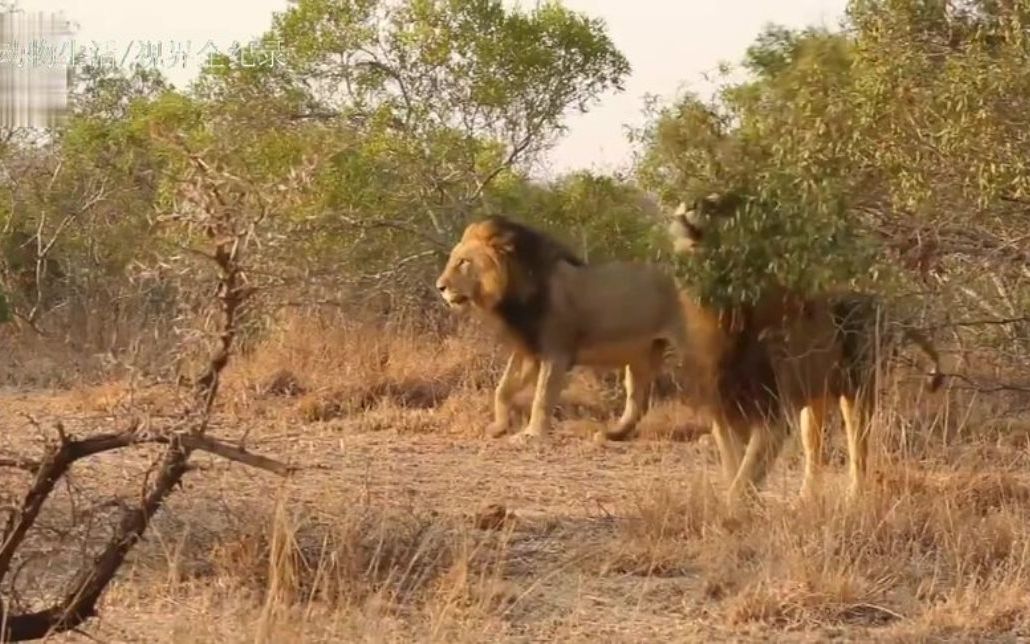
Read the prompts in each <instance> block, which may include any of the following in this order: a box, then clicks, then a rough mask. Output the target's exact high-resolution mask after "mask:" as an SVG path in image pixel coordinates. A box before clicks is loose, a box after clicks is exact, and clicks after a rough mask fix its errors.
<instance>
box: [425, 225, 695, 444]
mask: <svg viewBox="0 0 1030 644" xmlns="http://www.w3.org/2000/svg"><path fill="white" fill-rule="evenodd" d="M436 286H437V289H439V291H440V294H441V296H442V297H443V299H444V300H445V301H446V302H447V303H448V304H449V305H450V306H451V307H452V308H455V309H465V308H468V307H471V308H472V309H473V310H474V311H476V312H478V313H479V314H481V315H483V316H485V317H486V318H487V319H488V320H490V321H492V322H493V323H495V324H496V325H497V326H499V327H500V329H501V331H502V333H503V336H504V337H505V338H506V339H507V341H508V343H509V344H510V345H511V346H512V347H513V351H512V354H511V357H510V358H509V359H508V363H507V366H506V367H505V369H504V373H503V375H502V376H501V379H500V382H499V383H498V384H497V388H496V390H495V395H494V421H493V423H492V424H491V425H490V426H489V427H488V430H487V432H488V434H490V435H491V436H495V437H497V436H502V435H504V434H505V433H507V432H508V429H509V424H510V422H511V411H512V410H511V403H512V399H513V397H514V396H515V395H516V394H517V393H518V392H519V391H520V390H522V389H523V388H524V387H526V386H527V385H529V384H530V383H531V382H533V381H534V380H535V381H536V392H535V394H534V397H533V403H532V407H531V410H530V416H529V422H528V424H527V425H526V427H525V428H524V429H523V430H522V431H521V432H520V433H518V434H516V435H515V436H512V440H513V441H514V442H523V441H526V440H533V439H543V438H545V437H546V435H547V433H548V430H549V428H550V423H551V414H552V411H553V408H554V405H555V403H556V402H557V398H558V395H559V393H560V392H561V389H562V385H563V381H564V377H565V374H566V373H567V372H568V371H569V369H571V368H572V367H573V366H576V365H583V366H593V367H608V368H623V367H625V389H626V405H625V410H624V412H623V414H622V417H621V418H620V419H619V421H618V423H617V424H616V425H615V426H614V427H612V428H610V429H608V430H606V431H604V432H599V433H598V435H597V436H596V438H598V439H600V440H604V439H610V440H622V439H625V438H627V437H629V436H630V435H631V434H632V433H633V431H634V430H635V429H636V427H637V424H638V423H639V421H640V419H641V417H643V415H644V414H645V413H646V412H647V408H648V403H649V398H650V390H651V385H652V382H653V381H654V377H655V375H656V374H657V372H658V371H659V370H660V369H661V367H662V364H663V362H664V361H665V360H666V358H667V356H668V355H669V354H670V353H676V352H678V351H679V350H680V349H681V348H682V347H683V346H684V345H685V343H686V338H685V326H684V320H683V311H682V309H681V307H680V303H679V295H678V292H677V289H676V283H675V281H674V280H673V278H672V277H671V276H670V275H668V274H666V273H665V272H663V271H661V270H660V269H658V268H657V267H655V266H652V265H648V264H642V263H630V262H612V263H608V264H599V265H588V264H586V263H585V262H583V261H582V260H581V259H580V258H579V257H577V256H576V255H575V254H574V253H573V252H572V251H570V250H569V249H568V248H566V247H565V246H564V245H562V244H561V243H560V242H558V241H557V240H555V239H552V238H551V237H549V236H548V235H545V234H544V233H542V232H540V231H538V230H534V229H532V228H530V227H528V226H525V225H522V224H519V223H516V222H514V221H512V220H510V219H507V218H505V217H499V216H498V217H490V218H488V219H485V220H483V221H478V222H474V223H472V224H469V226H468V227H467V228H466V229H465V231H464V234H463V235H462V237H461V240H460V241H459V242H458V243H457V245H455V246H454V248H453V249H452V250H451V253H450V257H449V259H448V261H447V265H446V266H445V267H444V269H443V272H442V273H441V275H440V277H439V279H438V280H437V282H436Z"/></svg>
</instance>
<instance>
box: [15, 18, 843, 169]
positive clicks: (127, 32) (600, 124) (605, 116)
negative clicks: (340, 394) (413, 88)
mask: <svg viewBox="0 0 1030 644" xmlns="http://www.w3.org/2000/svg"><path fill="white" fill-rule="evenodd" d="M532 3H533V0H521V2H520V4H522V5H523V6H526V5H530V6H531V5H532ZM565 4H566V5H567V6H568V7H570V8H573V9H576V10H579V11H584V12H587V13H589V14H591V15H594V16H599V17H602V18H604V19H605V20H606V21H607V23H608V29H609V32H610V34H611V36H612V38H613V40H614V41H615V44H616V46H617V47H618V48H619V49H620V50H621V51H622V52H623V53H624V54H625V55H626V57H627V58H628V59H629V61H630V64H631V65H632V66H633V74H632V76H631V77H630V79H629V81H628V83H627V84H626V91H625V92H622V93H620V94H612V95H608V96H605V97H604V98H603V101H602V102H601V104H600V105H599V106H597V107H595V108H594V109H593V110H592V111H591V112H590V113H588V114H586V115H580V116H575V117H573V119H572V120H571V121H570V122H569V125H570V132H569V134H568V136H567V137H566V138H565V139H563V140H562V141H561V142H560V143H559V145H558V146H557V147H556V148H555V149H554V150H553V151H552V153H551V154H550V155H549V157H548V159H547V160H546V163H547V167H548V168H549V169H550V170H551V171H563V170H568V169H572V168H581V167H593V168H597V169H604V170H611V169H614V168H619V167H625V166H627V165H628V163H629V162H630V146H629V143H628V142H627V141H626V137H625V131H624V125H625V124H639V123H640V121H641V117H640V114H641V109H642V107H643V97H644V95H646V94H658V95H659V96H662V97H665V98H670V97H673V96H675V95H676V93H677V92H678V91H679V90H680V89H681V88H689V89H694V90H699V91H705V87H706V85H705V83H704V80H703V76H702V75H703V74H704V73H705V72H711V71H713V70H714V69H715V67H716V66H717V65H718V64H719V62H720V61H729V62H733V63H736V62H737V61H739V59H740V57H741V55H742V54H743V52H744V49H745V48H746V47H747V45H748V44H750V43H751V41H752V40H753V38H754V37H755V35H756V34H757V33H758V32H759V30H760V29H761V28H762V25H763V24H765V23H767V22H776V23H780V24H785V25H788V26H804V25H808V24H823V25H826V26H830V27H833V26H836V24H837V22H838V20H839V19H840V17H841V16H842V15H843V9H844V5H845V4H846V0H717V1H712V0H565ZM19 6H20V7H21V8H23V9H26V10H33V9H44V10H64V12H65V14H66V15H67V16H68V17H69V18H71V19H72V20H73V21H75V22H77V23H78V25H79V31H78V32H77V34H76V35H75V36H74V42H75V43H76V45H77V46H78V45H88V44H89V43H90V41H98V42H100V43H104V44H105V47H106V48H110V49H113V50H114V52H115V53H116V56H117V57H118V58H125V59H126V60H127V62H129V61H131V60H133V59H134V58H135V57H136V56H137V55H139V54H140V52H142V51H144V50H145V45H144V44H143V43H145V42H165V43H167V42H169V41H176V42H180V43H185V42H186V41H189V43H190V49H191V51H193V52H198V51H200V50H201V48H203V47H204V46H205V44H207V43H208V42H213V43H214V44H215V45H216V46H217V47H219V48H220V49H222V50H224V48H226V47H227V46H228V45H229V44H230V43H231V42H233V41H234V40H238V41H245V40H246V39H248V38H250V37H252V36H255V35H258V34H260V33H261V32H262V31H264V30H265V29H266V28H267V27H268V25H269V22H270V19H271V16H272V12H273V11H280V10H283V9H285V8H286V7H287V6H288V5H287V2H286V0H235V1H232V0H223V1H218V0H175V1H173V2H153V1H145V0H21V2H19ZM186 62H187V65H186V68H182V67H176V68H163V69H164V71H165V73H166V74H167V75H168V76H169V77H170V78H171V79H172V80H173V81H175V82H176V83H177V84H179V83H182V82H184V81H186V80H187V79H189V78H190V77H191V76H192V75H193V74H195V73H196V68H197V63H198V62H199V57H196V56H194V57H193V59H186Z"/></svg>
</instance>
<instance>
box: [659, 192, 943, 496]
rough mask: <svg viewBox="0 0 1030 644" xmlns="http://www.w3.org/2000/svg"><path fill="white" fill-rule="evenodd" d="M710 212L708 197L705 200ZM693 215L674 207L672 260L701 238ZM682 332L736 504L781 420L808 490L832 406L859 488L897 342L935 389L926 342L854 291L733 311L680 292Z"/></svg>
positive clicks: (773, 447)
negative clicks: (926, 368)
mask: <svg viewBox="0 0 1030 644" xmlns="http://www.w3.org/2000/svg"><path fill="white" fill-rule="evenodd" d="M706 199H707V203H708V205H711V203H712V200H713V197H708V198H706ZM699 224H700V222H699V218H698V217H697V213H696V211H695V212H692V213H688V212H686V210H685V208H684V207H682V206H681V208H680V209H679V210H678V211H677V212H676V213H675V215H674V218H673V222H672V224H671V225H670V227H669V232H670V234H671V236H672V239H673V243H674V245H675V247H676V250H677V252H680V253H689V252H693V251H694V250H695V249H696V248H697V246H698V244H699V243H701V241H702V239H703V228H702V227H701V226H700V225H699ZM683 306H684V309H685V317H686V320H687V324H688V338H689V345H688V349H687V356H688V364H689V373H691V374H694V378H695V380H696V383H695V384H697V383H701V384H702V385H704V386H702V387H701V389H700V390H699V394H698V396H697V397H698V402H700V403H701V406H702V407H704V408H705V409H706V411H707V412H708V415H709V416H710V418H711V420H712V435H713V437H714V439H715V443H716V445H717V447H718V450H719V454H720V457H721V461H722V465H723V469H724V472H725V475H726V476H727V478H728V479H729V481H730V487H729V491H728V495H729V498H730V500H731V501H737V500H739V499H740V498H741V497H742V496H744V495H746V494H749V493H751V492H753V491H754V489H755V488H756V487H757V486H758V485H759V484H760V483H761V482H762V479H763V478H764V477H765V475H766V473H767V472H768V470H769V468H770V466H771V465H772V463H773V461H774V460H775V459H776V456H777V454H778V452H779V450H780V447H781V445H782V442H783V440H784V438H785V436H786V433H785V432H784V431H783V429H782V421H784V420H785V418H786V417H789V416H793V415H794V414H795V413H796V414H798V415H799V417H800V427H801V440H802V444H803V447H804V452H805V469H804V477H803V480H802V485H801V492H802V494H803V495H805V494H808V493H810V492H811V491H812V490H814V489H815V487H816V485H817V481H818V474H819V466H820V464H821V462H822V455H821V450H822V441H823V423H824V418H825V415H826V412H827V410H828V408H829V406H830V405H831V404H833V403H834V402H835V401H836V403H837V404H838V405H839V406H840V410H841V413H842V416H843V418H844V424H845V429H846V433H847V442H848V455H849V469H850V479H851V482H850V487H849V495H850V496H855V495H857V494H858V493H859V492H860V491H861V488H862V485H863V482H864V480H865V478H866V477H865V473H866V467H867V466H866V462H867V454H868V419H869V416H870V413H871V411H872V407H873V401H874V398H875V392H876V390H877V386H878V382H879V375H880V369H879V368H878V365H879V364H880V362H881V361H882V359H883V358H886V357H889V356H890V355H891V354H892V353H893V352H894V351H895V350H897V348H898V345H899V342H898V340H899V339H900V337H901V336H905V337H906V338H907V339H909V340H912V341H914V342H916V344H918V346H919V347H920V348H921V349H922V350H923V351H924V352H925V353H926V354H927V355H928V356H929V357H930V358H931V360H932V361H933V363H934V366H933V371H932V372H931V379H930V382H929V388H930V389H931V390H936V389H937V388H938V387H939V386H940V384H941V375H940V360H939V357H938V355H937V352H936V350H935V349H934V348H933V345H932V344H930V342H929V341H928V340H927V339H926V338H925V337H923V336H922V335H920V334H919V333H917V332H915V331H914V330H911V329H903V328H901V327H900V325H897V324H895V323H893V322H892V321H891V320H889V319H888V318H887V317H886V316H885V314H884V309H883V307H882V305H881V303H880V301H879V300H878V299H877V298H876V297H875V296H873V295H867V294H862V293H854V292H836V293H826V294H823V295H820V296H817V297H800V296H797V295H795V294H791V293H789V292H786V291H778V292H769V293H766V294H765V296H764V297H763V298H761V299H760V300H759V301H758V303H757V304H755V305H753V306H747V307H738V308H736V309H734V310H716V309H713V308H711V307H706V306H703V305H701V304H700V303H699V302H698V301H697V299H696V298H694V297H693V296H692V295H691V294H690V293H687V292H684V293H683Z"/></svg>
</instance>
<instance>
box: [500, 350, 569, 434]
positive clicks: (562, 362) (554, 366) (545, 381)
mask: <svg viewBox="0 0 1030 644" xmlns="http://www.w3.org/2000/svg"><path fill="white" fill-rule="evenodd" d="M570 364H571V361H570V360H569V359H568V358H567V357H565V356H560V357H557V358H546V359H541V360H540V362H539V365H540V367H539V373H538V374H537V379H536V392H535V393H534V396H533V406H532V408H531V410H530V413H529V423H528V424H527V425H526V428H525V429H523V430H522V431H521V432H519V433H518V434H516V435H514V436H512V437H511V440H512V442H514V443H523V442H526V441H533V440H543V439H546V438H547V433H548V430H549V429H550V427H551V412H552V411H553V410H554V405H555V403H556V402H558V396H559V395H560V394H561V389H562V385H563V384H564V381H565V374H566V372H568V370H569V366H570Z"/></svg>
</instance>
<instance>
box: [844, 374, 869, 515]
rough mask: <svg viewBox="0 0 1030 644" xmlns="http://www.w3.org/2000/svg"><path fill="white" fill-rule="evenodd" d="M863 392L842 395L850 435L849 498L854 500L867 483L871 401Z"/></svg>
mask: <svg viewBox="0 0 1030 644" xmlns="http://www.w3.org/2000/svg"><path fill="white" fill-rule="evenodd" d="M868 398H869V397H868V396H863V395H862V394H861V393H859V395H855V396H848V395H843V396H841V397H840V411H841V416H843V417H844V428H845V430H846V431H847V436H848V463H849V468H848V469H849V471H850V478H851V482H850V484H849V486H848V499H851V500H854V499H856V498H858V496H859V495H860V494H861V492H862V489H863V487H864V484H865V478H866V471H867V469H868V458H869V429H870V427H869V417H870V415H871V414H870V411H871V409H870V407H871V402H870V400H868Z"/></svg>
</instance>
